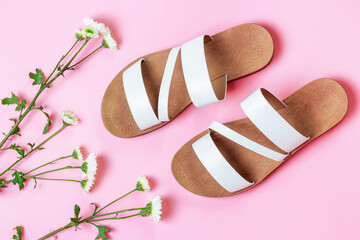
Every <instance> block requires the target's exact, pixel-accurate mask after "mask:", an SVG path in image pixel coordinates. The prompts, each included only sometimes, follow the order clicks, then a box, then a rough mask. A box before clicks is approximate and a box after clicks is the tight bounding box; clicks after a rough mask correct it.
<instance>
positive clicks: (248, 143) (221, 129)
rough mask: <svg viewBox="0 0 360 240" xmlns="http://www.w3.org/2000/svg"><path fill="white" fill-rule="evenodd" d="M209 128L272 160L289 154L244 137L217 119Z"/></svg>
mask: <svg viewBox="0 0 360 240" xmlns="http://www.w3.org/2000/svg"><path fill="white" fill-rule="evenodd" d="M209 129H212V130H214V131H215V132H218V133H220V134H221V135H223V136H224V137H226V138H228V139H229V140H231V141H233V142H235V143H237V144H239V145H241V146H243V147H245V148H247V149H249V150H251V151H253V152H256V153H258V154H260V155H262V156H264V157H267V158H270V159H272V160H275V161H281V160H283V159H284V158H286V157H287V156H288V154H282V153H279V152H276V151H274V150H272V149H270V148H267V147H264V146H263V145H261V144H258V143H256V142H254V141H252V140H250V139H248V138H247V137H244V136H243V135H241V134H240V133H237V132H235V131H234V130H232V129H230V128H228V127H226V126H225V125H223V124H221V123H218V122H216V121H214V122H212V123H211V125H210V127H209Z"/></svg>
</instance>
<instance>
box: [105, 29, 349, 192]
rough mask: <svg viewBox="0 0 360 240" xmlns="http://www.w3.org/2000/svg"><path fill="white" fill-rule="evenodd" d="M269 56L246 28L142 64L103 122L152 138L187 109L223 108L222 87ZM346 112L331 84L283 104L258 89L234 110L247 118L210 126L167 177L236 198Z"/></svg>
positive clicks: (133, 67) (260, 34) (118, 89)
mask: <svg viewBox="0 0 360 240" xmlns="http://www.w3.org/2000/svg"><path fill="white" fill-rule="evenodd" d="M273 50H274V47H273V43H272V39H271V36H270V34H269V33H268V32H267V31H266V30H265V29H264V28H263V27H261V26H259V25H256V24H244V25H239V26H236V27H234V28H231V29H228V30H226V31H224V32H221V33H219V34H216V35H214V36H210V35H202V36H200V37H198V38H195V39H193V40H191V41H189V42H187V43H185V44H183V45H182V46H180V47H175V48H172V49H168V50H164V51H160V52H156V53H153V54H149V55H147V56H144V57H141V58H139V59H137V60H135V61H134V62H132V63H130V64H129V65H128V66H127V67H125V68H124V69H123V70H122V71H121V72H120V73H119V74H118V76H117V77H116V78H115V79H114V80H113V81H112V82H111V84H110V85H109V87H108V89H107V91H106V93H105V95H104V99H103V103H102V117H103V122H104V124H105V126H106V128H107V129H108V130H109V131H110V132H111V133H113V134H114V135H116V136H119V137H134V136H139V135H142V134H145V133H148V132H150V131H153V130H155V129H157V128H159V127H161V126H163V125H165V124H166V123H167V122H168V121H171V120H173V119H174V118H175V117H176V116H177V115H178V114H180V113H181V111H183V110H184V109H185V108H186V107H187V106H188V105H189V104H190V103H193V104H194V105H195V106H196V107H201V106H204V105H208V104H211V103H216V102H218V101H222V100H224V98H225V95H226V85H227V82H228V81H232V80H235V79H238V78H240V77H244V76H246V75H249V74H251V73H254V72H256V71H258V70H260V69H262V68H264V67H265V66H266V65H267V64H268V63H269V62H270V60H271V58H272V55H273ZM347 104H348V103H347V97H346V93H345V91H344V90H343V88H342V87H341V86H340V85H339V84H338V83H336V82H335V81H333V80H330V79H318V80H315V81H313V82H310V83H308V84H307V85H305V86H304V87H302V88H300V89H299V90H297V91H296V92H295V93H293V94H292V95H290V96H289V97H287V98H286V99H285V100H284V101H281V100H280V99H278V98H277V97H275V96H274V95H272V94H271V93H270V92H269V91H267V90H266V89H263V88H259V89H257V90H256V91H255V92H254V93H253V94H251V95H250V96H249V97H248V98H246V99H245V100H244V101H243V102H242V103H241V104H240V105H241V108H242V109H243V111H244V112H245V114H246V115H247V117H248V118H243V119H240V120H236V121H233V122H230V123H225V124H220V123H218V122H213V123H212V124H211V125H210V127H209V129H208V130H206V131H204V132H202V133H200V134H199V135H197V136H195V137H194V138H193V139H191V140H190V141H189V142H188V143H186V144H185V145H184V146H183V147H182V148H181V149H180V150H179V151H178V152H177V153H176V155H175V157H174V158H173V162H172V172H173V175H174V177H175V178H176V180H177V181H178V182H179V183H180V184H181V185H182V186H183V187H184V188H186V189H187V190H189V191H191V192H193V193H195V194H198V195H201V196H207V197H222V196H229V195H233V194H237V193H239V192H241V191H244V190H246V189H249V188H251V187H253V186H255V185H256V184H258V183H259V182H261V181H262V180H263V179H264V178H265V177H266V176H268V175H269V174H270V173H271V172H272V171H273V170H275V169H276V168H277V167H278V166H279V165H280V164H282V163H283V162H284V161H285V160H286V159H287V158H289V156H291V155H292V154H293V153H294V152H296V151H297V150H298V149H300V148H301V147H302V146H304V145H306V144H307V143H309V142H310V141H312V140H314V139H315V138H316V137H318V136H320V135H321V134H323V133H324V132H326V131H327V130H329V129H330V128H332V127H333V126H334V125H335V124H337V123H338V122H339V121H340V120H341V119H342V118H343V117H344V115H345V113H346V111H347Z"/></svg>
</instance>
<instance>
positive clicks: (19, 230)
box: [12, 226, 23, 240]
mask: <svg viewBox="0 0 360 240" xmlns="http://www.w3.org/2000/svg"><path fill="white" fill-rule="evenodd" d="M14 229H16V234H15V235H13V238H12V239H15V240H21V236H22V234H23V228H22V227H21V226H17V227H16V228H14Z"/></svg>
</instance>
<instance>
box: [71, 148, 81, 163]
mask: <svg viewBox="0 0 360 240" xmlns="http://www.w3.org/2000/svg"><path fill="white" fill-rule="evenodd" d="M72 157H73V158H75V159H78V160H80V161H82V160H84V157H83V155H82V153H81V150H80V147H79V146H76V147H75V149H74V151H73V153H72Z"/></svg>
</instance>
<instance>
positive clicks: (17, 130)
mask: <svg viewBox="0 0 360 240" xmlns="http://www.w3.org/2000/svg"><path fill="white" fill-rule="evenodd" d="M19 132H20V128H19V127H16V128H15V129H14V131H12V133H11V134H10V136H11V135H18V136H21V134H20V133H19Z"/></svg>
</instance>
